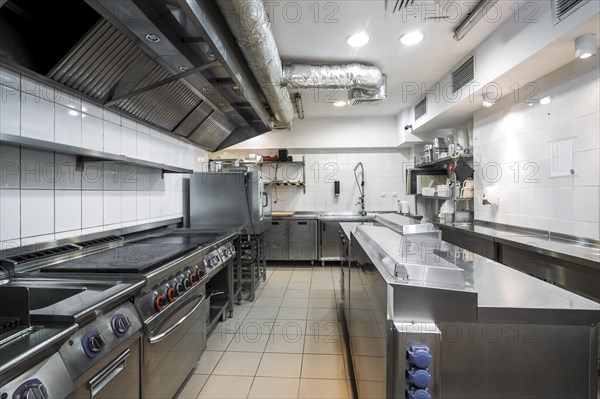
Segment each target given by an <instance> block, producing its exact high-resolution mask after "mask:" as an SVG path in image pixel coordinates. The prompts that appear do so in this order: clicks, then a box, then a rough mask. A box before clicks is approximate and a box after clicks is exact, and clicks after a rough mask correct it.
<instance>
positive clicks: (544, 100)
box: [540, 97, 552, 105]
mask: <svg viewBox="0 0 600 399" xmlns="http://www.w3.org/2000/svg"><path fill="white" fill-rule="evenodd" d="M551 102H552V99H551V98H550V97H544V98H542V99H541V100H540V104H542V105H548V104H550V103H551Z"/></svg>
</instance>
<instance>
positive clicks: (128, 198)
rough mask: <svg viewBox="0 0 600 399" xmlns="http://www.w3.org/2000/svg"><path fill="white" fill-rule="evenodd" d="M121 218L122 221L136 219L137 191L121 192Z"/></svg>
mask: <svg viewBox="0 0 600 399" xmlns="http://www.w3.org/2000/svg"><path fill="white" fill-rule="evenodd" d="M121 220H122V221H123V222H131V221H134V220H137V193H136V192H135V191H122V192H121Z"/></svg>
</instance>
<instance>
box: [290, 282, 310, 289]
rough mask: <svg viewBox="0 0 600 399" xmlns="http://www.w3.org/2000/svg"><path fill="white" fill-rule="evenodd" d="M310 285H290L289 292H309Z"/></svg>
mask: <svg viewBox="0 0 600 399" xmlns="http://www.w3.org/2000/svg"><path fill="white" fill-rule="evenodd" d="M309 289H310V283H290V284H289V285H288V290H309Z"/></svg>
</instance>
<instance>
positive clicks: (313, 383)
mask: <svg viewBox="0 0 600 399" xmlns="http://www.w3.org/2000/svg"><path fill="white" fill-rule="evenodd" d="M298 397H299V398H302V399H326V398H327V399H346V398H348V385H347V383H346V380H319V379H309V378H302V379H301V380H300V392H299V395H298Z"/></svg>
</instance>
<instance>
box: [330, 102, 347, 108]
mask: <svg viewBox="0 0 600 399" xmlns="http://www.w3.org/2000/svg"><path fill="white" fill-rule="evenodd" d="M347 104H348V103H347V102H346V101H342V100H339V101H336V102H334V103H333V106H334V107H345V106H346V105H347Z"/></svg>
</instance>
